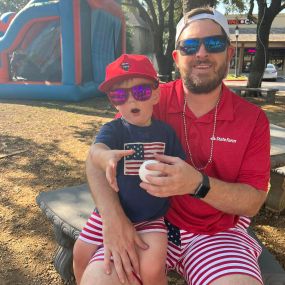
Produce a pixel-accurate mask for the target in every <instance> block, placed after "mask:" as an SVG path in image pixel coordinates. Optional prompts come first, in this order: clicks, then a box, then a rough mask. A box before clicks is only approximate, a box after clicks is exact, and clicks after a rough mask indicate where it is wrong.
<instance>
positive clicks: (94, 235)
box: [78, 211, 167, 246]
mask: <svg viewBox="0 0 285 285" xmlns="http://www.w3.org/2000/svg"><path fill="white" fill-rule="evenodd" d="M134 227H135V229H136V231H137V232H139V233H149V232H159V233H167V228H166V225H165V222H164V218H163V217H161V218H158V219H156V220H153V221H145V222H140V223H134ZM78 238H79V239H81V240H82V241H85V242H87V243H91V244H96V245H99V246H102V244H103V235H102V219H101V217H100V215H99V214H98V212H96V211H94V212H93V213H92V214H91V216H90V217H89V219H88V221H87V223H86V224H85V226H84V227H83V229H82V231H81V233H80V235H79V237H78Z"/></svg>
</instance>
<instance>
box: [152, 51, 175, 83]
mask: <svg viewBox="0 0 285 285" xmlns="http://www.w3.org/2000/svg"><path fill="white" fill-rule="evenodd" d="M155 56H156V60H157V65H158V70H159V73H160V75H162V78H161V80H162V81H170V80H171V79H172V70H173V61H172V55H171V54H170V55H167V54H162V53H156V55H155Z"/></svg>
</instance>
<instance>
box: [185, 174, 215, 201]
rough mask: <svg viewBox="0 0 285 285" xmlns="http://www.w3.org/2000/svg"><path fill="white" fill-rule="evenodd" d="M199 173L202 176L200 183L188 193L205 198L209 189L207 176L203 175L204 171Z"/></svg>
mask: <svg viewBox="0 0 285 285" xmlns="http://www.w3.org/2000/svg"><path fill="white" fill-rule="evenodd" d="M201 174H202V177H203V179H202V182H201V184H200V185H199V186H198V187H197V189H196V190H195V192H194V194H190V195H191V196H192V197H195V198H198V199H201V198H205V197H206V195H207V194H208V192H209V190H210V189H211V187H210V181H209V177H208V176H207V175H205V174H204V173H201Z"/></svg>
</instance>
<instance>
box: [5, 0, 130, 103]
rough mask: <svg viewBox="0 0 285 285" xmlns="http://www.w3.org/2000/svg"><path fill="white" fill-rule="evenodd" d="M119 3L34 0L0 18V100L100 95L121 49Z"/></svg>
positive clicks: (107, 0) (73, 98)
mask: <svg viewBox="0 0 285 285" xmlns="http://www.w3.org/2000/svg"><path fill="white" fill-rule="evenodd" d="M118 2H119V1H117V2H116V1H114V0H57V1H56V0H53V1H48V0H33V1H30V2H29V3H28V4H27V5H26V6H25V7H24V8H23V9H22V10H21V11H19V12H18V13H11V12H10V13H5V14H3V15H2V17H1V20H0V98H6V99H39V100H41V99H49V100H50V99H51V100H65V101H80V100H83V99H85V98H89V97H93V96H96V95H99V94H100V92H99V91H98V85H99V84H100V83H101V82H102V81H103V80H104V77H105V67H106V65H107V64H109V63H110V62H111V61H113V60H114V59H116V58H117V57H118V56H120V55H121V54H122V53H123V52H125V35H126V29H125V19H124V15H123V13H122V10H121V6H120V4H119V3H118Z"/></svg>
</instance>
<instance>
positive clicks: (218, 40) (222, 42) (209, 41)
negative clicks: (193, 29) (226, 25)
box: [203, 37, 227, 52]
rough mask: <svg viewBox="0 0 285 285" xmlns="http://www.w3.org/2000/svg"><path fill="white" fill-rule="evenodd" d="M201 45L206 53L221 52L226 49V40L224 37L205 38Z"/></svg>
mask: <svg viewBox="0 0 285 285" xmlns="http://www.w3.org/2000/svg"><path fill="white" fill-rule="evenodd" d="M203 43H204V45H205V48H206V50H207V51H208V52H222V51H224V50H225V49H226V46H227V39H226V38H225V37H207V38H204V40H203Z"/></svg>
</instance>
